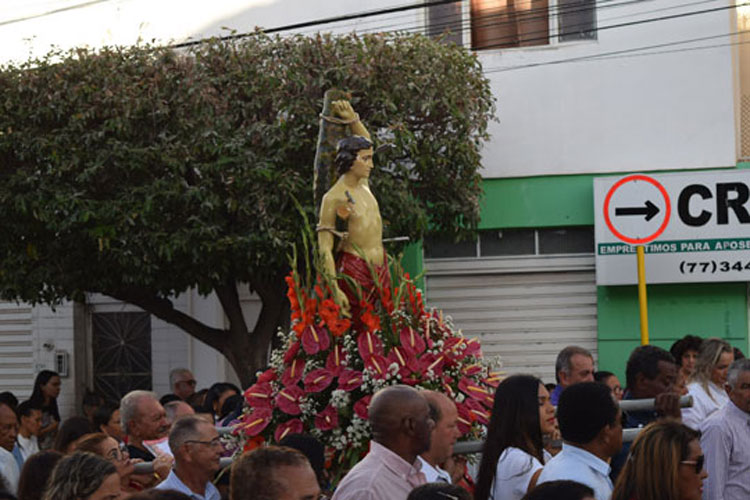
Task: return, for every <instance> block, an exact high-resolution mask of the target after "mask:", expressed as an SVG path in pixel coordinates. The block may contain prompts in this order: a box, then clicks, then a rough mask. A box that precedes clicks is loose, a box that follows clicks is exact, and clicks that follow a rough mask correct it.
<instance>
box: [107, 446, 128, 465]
mask: <svg viewBox="0 0 750 500" xmlns="http://www.w3.org/2000/svg"><path fill="white" fill-rule="evenodd" d="M128 458H130V452H129V451H128V446H127V445H126V444H125V443H120V444H119V446H118V447H117V448H113V449H112V450H110V451H109V453H107V460H109V461H110V462H124V461H125V460H127V459H128Z"/></svg>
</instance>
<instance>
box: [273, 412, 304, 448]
mask: <svg viewBox="0 0 750 500" xmlns="http://www.w3.org/2000/svg"><path fill="white" fill-rule="evenodd" d="M303 429H304V425H302V420H300V419H298V418H293V419H291V420H287V421H286V422H284V423H283V424H279V426H278V427H276V432H274V433H273V439H274V441H276V442H277V443H278V442H279V441H281V440H282V439H284V438H285V437H287V436H288V435H289V434H301V433H302V430H303Z"/></svg>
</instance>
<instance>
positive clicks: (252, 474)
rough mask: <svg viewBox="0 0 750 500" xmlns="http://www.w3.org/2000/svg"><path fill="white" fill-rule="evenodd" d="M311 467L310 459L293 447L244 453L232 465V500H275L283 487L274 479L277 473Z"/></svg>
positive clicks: (270, 447) (262, 449)
mask: <svg viewBox="0 0 750 500" xmlns="http://www.w3.org/2000/svg"><path fill="white" fill-rule="evenodd" d="M302 465H310V462H309V461H308V460H307V457H305V455H303V454H302V453H300V452H299V451H297V450H295V449H293V448H287V447H285V446H266V447H264V448H256V449H254V450H253V451H251V452H250V453H245V454H244V455H242V456H241V457H240V458H239V459H237V460H235V461H234V463H232V475H231V478H230V480H229V498H230V499H231V500H245V499H246V498H251V497H252V498H254V499H255V500H276V499H277V498H278V497H279V496H280V495H281V494H282V493H283V492H284V485H283V484H282V483H280V482H279V480H278V479H277V478H276V477H275V474H274V471H275V470H276V469H278V468H279V467H283V466H302Z"/></svg>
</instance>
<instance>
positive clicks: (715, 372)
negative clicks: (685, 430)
mask: <svg viewBox="0 0 750 500" xmlns="http://www.w3.org/2000/svg"><path fill="white" fill-rule="evenodd" d="M732 361H734V351H733V350H732V346H730V345H729V343H727V342H726V341H724V340H721V339H717V338H711V339H706V340H704V341H703V343H702V344H701V348H700V351H698V359H697V360H696V362H695V372H694V373H693V378H692V381H691V382H690V384H689V385H688V394H690V395H691V396H693V406H692V407H691V408H683V410H682V422H683V423H684V424H685V425H687V426H688V427H691V428H693V429H696V430H698V428H699V427H700V425H701V423H702V422H703V421H704V420H705V419H706V417H708V416H709V415H711V414H712V413H714V412H715V411H717V410H719V409H721V408H723V407H724V405H725V404H727V402H728V401H729V396H727V393H726V391H725V390H724V384H725V383H726V381H727V372H728V371H729V365H731V364H732Z"/></svg>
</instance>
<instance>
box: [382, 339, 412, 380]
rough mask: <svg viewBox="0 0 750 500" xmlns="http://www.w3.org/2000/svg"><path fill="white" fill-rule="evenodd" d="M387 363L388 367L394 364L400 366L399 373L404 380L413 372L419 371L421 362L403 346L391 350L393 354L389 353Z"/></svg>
mask: <svg viewBox="0 0 750 500" xmlns="http://www.w3.org/2000/svg"><path fill="white" fill-rule="evenodd" d="M387 361H388V366H390V365H392V364H393V363H396V364H397V365H398V373H399V374H400V375H401V377H402V378H403V377H406V376H408V375H409V374H410V373H411V372H416V371H418V370H419V361H417V358H415V357H414V355H413V354H411V353H410V352H408V351H407V350H406V349H404V348H403V347H401V346H396V347H393V348H392V349H391V352H389V353H388V358H387Z"/></svg>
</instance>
